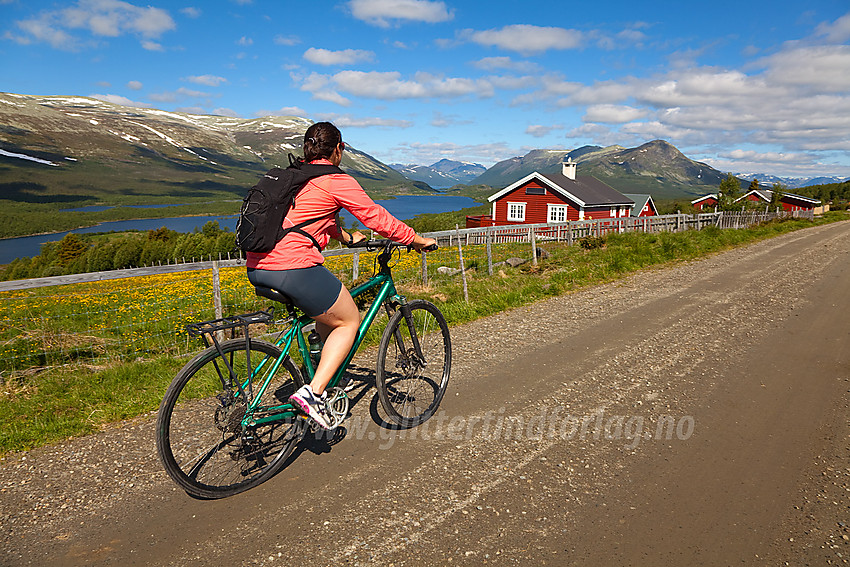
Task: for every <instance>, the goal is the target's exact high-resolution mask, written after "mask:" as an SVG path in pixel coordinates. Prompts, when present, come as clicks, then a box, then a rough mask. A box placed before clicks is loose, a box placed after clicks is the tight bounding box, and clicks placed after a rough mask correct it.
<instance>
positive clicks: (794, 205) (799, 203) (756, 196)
mask: <svg viewBox="0 0 850 567" xmlns="http://www.w3.org/2000/svg"><path fill="white" fill-rule="evenodd" d="M772 198H773V191H771V190H770V189H753V190H752V191H749V192H747V193H746V194H744V196H743V197H738V198H737V199H735V202H736V203H737V202H738V201H743V200H745V199H746V200H747V201H751V202H755V203H761V204H764V205H766V204H768V203H770V200H771V199H772ZM779 202H780V203H781V204H782V210H783V211H811V210H813V209H815V208H816V207H820V206H821V201H820V199H812V198H811V197H803V196H802V195H795V194H794V193H782V195H781V196H780V197H779Z"/></svg>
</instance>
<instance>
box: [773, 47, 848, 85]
mask: <svg viewBox="0 0 850 567" xmlns="http://www.w3.org/2000/svg"><path fill="white" fill-rule="evenodd" d="M763 62H764V63H765V64H766V65H768V67H769V70H768V72H767V73H766V75H765V78H766V80H768V81H770V82H771V83H772V84H775V85H783V86H793V87H798V88H801V89H804V90H806V91H810V92H811V91H814V92H834V93H838V92H845V93H846V92H848V91H850V45H825V46H813V47H801V48H797V49H788V50H785V51H781V52H779V53H777V54H775V55H772V56H770V57H768V58H766V59H764V61H763Z"/></svg>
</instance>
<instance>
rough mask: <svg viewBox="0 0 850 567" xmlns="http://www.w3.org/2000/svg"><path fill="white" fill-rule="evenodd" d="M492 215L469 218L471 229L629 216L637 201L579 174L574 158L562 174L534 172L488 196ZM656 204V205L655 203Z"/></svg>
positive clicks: (565, 166) (564, 167) (468, 222)
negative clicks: (577, 174)
mask: <svg viewBox="0 0 850 567" xmlns="http://www.w3.org/2000/svg"><path fill="white" fill-rule="evenodd" d="M488 201H490V202H491V203H492V212H491V213H490V214H489V215H477V216H469V217H466V226H467V228H472V227H480V226H503V225H511V224H537V223H541V224H542V223H555V222H566V221H572V220H584V219H611V218H619V217H628V216H630V215H631V213H632V208H633V207H634V205H635V201H634V200H632V199H630V198H628V197H626V196H625V195H623V194H622V193H620V192H619V191H617V190H616V189H614V188H613V187H610V186H608V185H606V184H605V183H603V182H601V181H599V180H598V179H596V178H594V177H590V176H576V164H575V163H574V162H573V161H572V160H567V161H565V162H564V163H563V167H562V171H561V173H556V174H543V173H538V172H536V171H535V172H533V173H531V174H529V175H527V176H525V177H523V178H522V179H520V180H519V181H517V182H516V183H513V184H511V185H508V186H507V187H505V188H504V189H502V190H501V191H499V192H497V193H494V194H493V195H491V196H490V197H489V198H488ZM653 207H654V204H653Z"/></svg>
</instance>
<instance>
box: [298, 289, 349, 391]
mask: <svg viewBox="0 0 850 567" xmlns="http://www.w3.org/2000/svg"><path fill="white" fill-rule="evenodd" d="M313 319H314V320H315V321H316V332H318V333H319V335H320V336H321V337H322V338H323V339H324V341H325V344H324V346H323V347H322V358H321V359H320V360H319V366H318V368H316V373H315V375H314V376H313V381H312V382H310V388H311V389H312V390H313V393H314V394H317V395H321V393H322V392H324V391H325V388H326V387H327V385H328V383H329V382H330V381H331V378H333V375H334V373H335V372H336V371H337V369H338V368H339V367H340V365H341V364H342V362H343V361H344V360H345V357H346V356H347V355H348V351H350V350H351V346H352V345H353V344H354V338H355V337H356V336H357V327H358V326H359V325H360V311H359V310H358V309H357V305H355V303H354V300H353V299H352V298H351V294H350V293H348V289H346V288H345V286H343V287H342V290H341V291H340V292H339V297H337V298H336V301H335V302H334V304H333V305H331V308H330V309H328V310H327V311H325V312H324V313H322V314H321V315H317V316H316V317H313Z"/></svg>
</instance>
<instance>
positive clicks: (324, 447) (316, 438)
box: [284, 364, 401, 468]
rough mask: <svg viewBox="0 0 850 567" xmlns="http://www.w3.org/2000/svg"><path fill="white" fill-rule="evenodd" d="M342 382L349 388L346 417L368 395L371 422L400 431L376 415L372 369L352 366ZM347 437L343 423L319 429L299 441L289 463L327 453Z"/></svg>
mask: <svg viewBox="0 0 850 567" xmlns="http://www.w3.org/2000/svg"><path fill="white" fill-rule="evenodd" d="M341 383H342V384H347V385H348V386H347V391H348V399H349V403H350V408H349V417H350V416H351V413H352V410H353V409H354V408H355V407H357V405H358V404H360V403H361V402H363V400H364V398H369V395H370V394H371V399H369V400H368V403H369V415H370V417H371V418H372V421H373V422H374V423H375V424H376V425H377V426H378V427H381V428H384V429H401V427H400V426H399V425H398V424H396V423H393V422H391V421H389V420H387V419H385V418H384V416H382V415H381V414H380V412H379V408H380V407H381V406H380V402H379V400H378V391H377V389H376V388H375V369H374V368H369V367H365V366H358V365H355V364H351V365H349V367H348V369H347V370H346V371H345V374H344V375H343V379H342V382H341ZM348 434H349V430H348V428H347V427H346V422H345V421H343V422H342V424H341V425H340V426H339V427H337V428H335V429H333V430H330V431H326V430H322V429H318V428H316V429H314V430H311V431H308V432H307V434H306V435H305V436H304V439H303V440H302V442H301V443H299V444H298V447H297V448H296V449H295V451H294V452H293V454H292V455H291V456H290V458H289V463H291V462H292V461H294V460H295V459H296V458H298V456H299V455H300V454H301V453H302V452H304V451H310V452H311V453H313V454H315V455H321V454H325V453H330V451H331V449H332V448H333V446H334V445H336V444H337V443H339V442H340V441H342V440H343V439H345V438H346V436H347V435H348ZM289 463H287V466H288V465H289ZM284 468H285V467H284Z"/></svg>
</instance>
